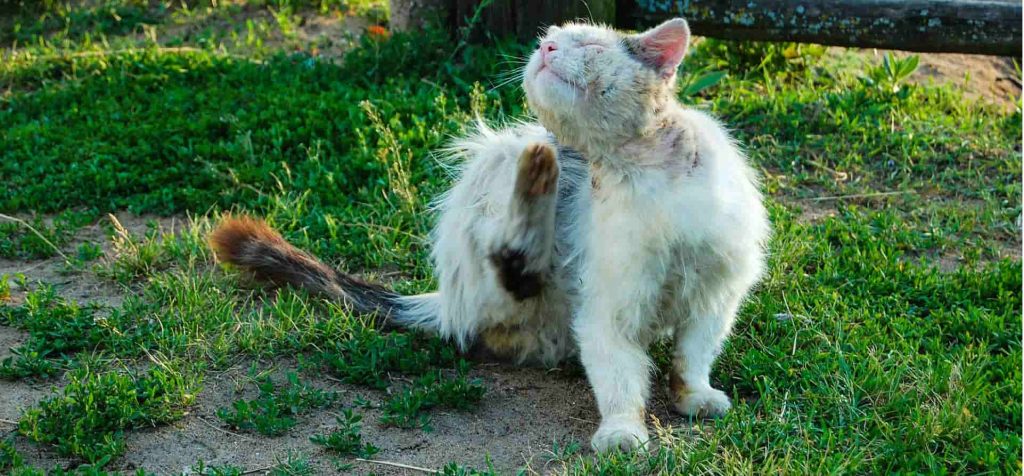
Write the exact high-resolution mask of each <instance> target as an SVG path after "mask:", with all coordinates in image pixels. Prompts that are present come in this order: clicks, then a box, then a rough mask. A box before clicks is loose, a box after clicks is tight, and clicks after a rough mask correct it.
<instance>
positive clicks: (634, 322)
mask: <svg viewBox="0 0 1024 476" xmlns="http://www.w3.org/2000/svg"><path fill="white" fill-rule="evenodd" d="M624 215H628V216H624ZM638 216H640V215H639V214H635V213H632V212H629V213H624V214H615V213H612V214H608V215H606V216H605V217H604V218H605V219H604V220H602V222H601V223H597V224H595V227H594V229H593V230H591V243H590V246H589V248H588V251H587V255H588V256H587V258H586V259H587V263H586V265H585V266H584V273H583V276H582V278H583V281H584V283H583V290H582V296H581V298H582V305H581V308H580V310H579V312H578V314H577V315H576V317H575V319H574V324H573V325H574V330H575V331H576V338H577V341H578V344H579V350H580V361H581V362H582V363H583V366H584V368H585V369H586V372H587V378H588V380H589V381H590V385H591V387H593V390H594V396H595V398H596V399H597V406H598V409H599V410H600V412H601V425H600V427H599V428H598V429H597V432H596V433H595V434H594V436H593V438H592V440H591V445H592V446H593V448H594V449H595V450H596V451H602V452H603V451H608V450H612V449H625V450H629V449H634V448H637V447H641V446H645V445H646V443H647V440H648V433H647V427H646V424H645V422H644V405H645V402H646V401H647V397H648V394H649V391H650V375H649V374H650V369H651V361H650V359H649V357H648V356H647V345H648V344H649V338H650V335H649V332H648V331H649V329H650V323H651V322H650V319H652V318H654V317H655V315H656V312H657V309H656V305H657V302H658V296H659V293H660V290H661V288H662V282H663V279H664V274H663V269H664V267H663V266H658V265H657V264H658V261H659V259H658V257H657V256H652V255H650V254H649V252H648V251H646V249H645V247H644V243H645V242H646V241H648V240H646V236H644V231H643V230H642V229H641V227H639V226H635V224H634V223H629V220H631V219H633V218H634V217H638ZM604 225H611V226H604Z"/></svg>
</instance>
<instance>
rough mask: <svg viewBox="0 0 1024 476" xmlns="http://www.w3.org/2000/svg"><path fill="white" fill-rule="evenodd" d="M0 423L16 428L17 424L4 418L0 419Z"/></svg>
mask: <svg viewBox="0 0 1024 476" xmlns="http://www.w3.org/2000/svg"><path fill="white" fill-rule="evenodd" d="M0 423H6V424H8V425H14V426H18V422H16V421H11V420H7V419H5V418H0Z"/></svg>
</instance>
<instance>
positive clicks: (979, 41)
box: [616, 0, 1021, 57]
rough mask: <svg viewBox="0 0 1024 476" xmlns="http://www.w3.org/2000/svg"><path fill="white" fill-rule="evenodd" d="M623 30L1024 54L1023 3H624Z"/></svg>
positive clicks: (620, 23)
mask: <svg viewBox="0 0 1024 476" xmlns="http://www.w3.org/2000/svg"><path fill="white" fill-rule="evenodd" d="M616 8H617V10H618V13H619V14H618V18H617V20H618V21H617V22H616V23H617V24H618V26H619V27H621V28H642V27H647V26H650V25H653V24H656V23H658V22H661V21H663V20H666V19H668V18H673V17H677V16H682V17H684V18H686V20H687V21H689V22H690V27H691V29H692V30H693V32H694V34H696V35H702V36H709V37H713V38H722V39H729V40H767V41H794V42H806V43H820V44H824V45H834V46H857V47H867V48H887V49H897V50H907V51H922V52H945V53H975V54H984V55H1000V56H1017V57H1019V56H1020V55H1021V2H1020V0H619V3H618V5H617V6H616Z"/></svg>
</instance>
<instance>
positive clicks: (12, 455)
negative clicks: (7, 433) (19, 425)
mask: <svg viewBox="0 0 1024 476" xmlns="http://www.w3.org/2000/svg"><path fill="white" fill-rule="evenodd" d="M24 464H25V459H24V458H23V457H22V456H21V455H20V454H19V453H18V450H16V449H15V448H14V441H13V439H11V438H7V439H5V440H0V472H4V473H6V472H10V471H13V470H14V469H17V468H20V467H21V466H22V465H24Z"/></svg>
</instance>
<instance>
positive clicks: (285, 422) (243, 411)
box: [217, 372, 338, 436]
mask: <svg viewBox="0 0 1024 476" xmlns="http://www.w3.org/2000/svg"><path fill="white" fill-rule="evenodd" d="M286 378H287V383H286V384H285V385H284V386H276V385H275V384H274V381H273V379H272V378H271V377H269V376H268V377H267V378H266V379H265V380H263V382H262V383H260V384H259V385H258V388H259V392H260V393H259V396H258V397H257V398H255V399H253V400H237V401H235V402H234V404H232V408H231V410H228V409H227V408H221V409H219V410H217V416H218V417H220V419H221V420H224V422H225V423H227V424H228V425H231V426H232V427H234V428H237V429H240V430H253V431H256V432H257V433H260V434H264V435H268V436H277V435H282V434H284V433H285V432H287V431H288V430H290V429H291V428H292V427H293V426H295V425H296V423H297V421H296V420H295V417H296V416H298V415H300V414H302V413H305V412H306V411H308V410H310V409H313V408H324V407H327V406H330V405H331V404H332V403H334V402H335V400H337V398H338V395H337V394H336V393H335V392H326V391H324V390H321V389H318V388H315V387H311V386H309V385H307V384H305V383H303V382H301V381H299V376H298V374H296V373H294V372H290V373H288V375H287V377H286Z"/></svg>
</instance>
